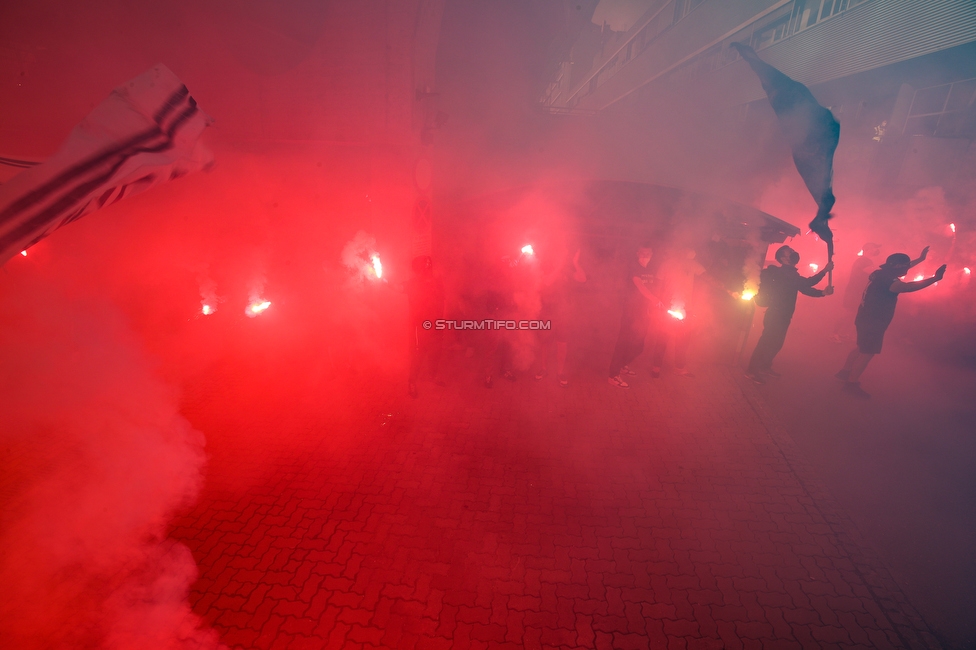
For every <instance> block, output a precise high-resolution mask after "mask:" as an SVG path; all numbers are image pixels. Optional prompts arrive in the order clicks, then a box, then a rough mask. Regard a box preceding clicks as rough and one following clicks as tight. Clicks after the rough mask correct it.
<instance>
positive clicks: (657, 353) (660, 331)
mask: <svg viewBox="0 0 976 650" xmlns="http://www.w3.org/2000/svg"><path fill="white" fill-rule="evenodd" d="M654 329H655V332H654V344H653V346H651V376H653V377H660V376H661V366H662V365H664V354H665V352H667V350H668V339H670V338H671V332H669V331H668V329H667V327H665V326H663V325H662V324H660V323H658V325H657V327H655V328H654Z"/></svg>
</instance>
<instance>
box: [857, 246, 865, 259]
mask: <svg viewBox="0 0 976 650" xmlns="http://www.w3.org/2000/svg"><path fill="white" fill-rule="evenodd" d="M857 256H858V257H864V249H863V248H862V249H861V250H859V251H858V252H857Z"/></svg>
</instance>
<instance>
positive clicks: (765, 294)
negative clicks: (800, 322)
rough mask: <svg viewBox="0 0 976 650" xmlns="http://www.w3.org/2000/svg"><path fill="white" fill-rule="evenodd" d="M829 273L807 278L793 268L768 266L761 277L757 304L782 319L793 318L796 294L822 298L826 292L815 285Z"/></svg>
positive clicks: (825, 272) (824, 272)
mask: <svg viewBox="0 0 976 650" xmlns="http://www.w3.org/2000/svg"><path fill="white" fill-rule="evenodd" d="M825 275H827V271H826V270H824V271H821V272H820V273H817V274H816V275H814V276H811V277H809V278H805V277H803V276H802V275H800V274H799V273H798V272H797V270H796V267H793V266H767V267H766V268H764V269H763V270H762V273H761V274H760V275H759V294H758V295H757V296H756V304H758V305H759V306H760V307H766V308H768V309H767V313H769V312H774V313H775V314H776V315H777V316H780V317H782V318H792V317H793V312H794V311H795V310H796V294H797V293H798V292H799V293H802V294H803V295H805V296H813V297H814V298H821V297H823V296H824V295H826V294H824V292H823V291H822V290H820V289H814V288H813V285H815V284H817V283H818V282H820V281H821V280H823V279H824V276H825Z"/></svg>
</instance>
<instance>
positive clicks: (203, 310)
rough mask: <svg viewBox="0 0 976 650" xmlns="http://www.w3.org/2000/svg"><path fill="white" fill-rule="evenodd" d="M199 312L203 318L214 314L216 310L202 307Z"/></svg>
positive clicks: (206, 306) (205, 306) (207, 306)
mask: <svg viewBox="0 0 976 650" xmlns="http://www.w3.org/2000/svg"><path fill="white" fill-rule="evenodd" d="M200 311H201V313H203V315H204V316H209V315H210V314H212V313H214V311H216V310H215V309H214V308H213V307H211V306H210V305H204V306H203V309H201V310H200Z"/></svg>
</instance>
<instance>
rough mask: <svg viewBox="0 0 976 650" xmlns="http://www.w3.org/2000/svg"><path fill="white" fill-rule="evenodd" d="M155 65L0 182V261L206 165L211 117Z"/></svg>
mask: <svg viewBox="0 0 976 650" xmlns="http://www.w3.org/2000/svg"><path fill="white" fill-rule="evenodd" d="M212 121H213V120H212V118H210V117H209V116H208V115H207V114H206V113H204V112H203V111H201V110H200V109H199V108H197V103H196V101H194V99H193V97H191V96H190V93H189V91H188V90H187V89H186V86H184V85H183V83H182V82H181V81H180V80H179V79H178V78H177V77H176V75H174V74H173V73H172V72H170V70H169V69H168V68H167V67H166V66H164V65H162V64H160V65H157V66H155V67H153V68H152V69H151V70H148V71H147V72H145V73H143V74H141V75H139V76H138V77H136V78H135V79H132V80H131V81H129V82H128V83H126V84H125V85H123V86H119V87H118V88H116V89H115V90H114V91H113V92H112V94H111V95H110V96H109V97H108V98H107V99H106V100H105V101H103V102H102V103H101V104H99V105H98V106H97V107H96V108H95V110H93V111H92V112H91V113H90V114H89V115H88V117H86V118H85V119H84V120H83V121H82V122H81V124H79V125H78V126H76V127H75V128H74V130H73V131H72V132H71V135H70V136H69V137H68V139H67V141H66V142H65V143H64V145H62V147H61V149H60V150H59V151H58V152H57V153H56V154H54V155H53V156H52V157H51V158H50V159H48V160H46V161H44V162H43V163H42V164H40V165H37V166H36V167H31V168H30V169H26V170H25V171H23V172H21V173H20V174H18V175H17V176H14V177H13V178H12V179H10V180H9V181H8V182H7V183H5V184H3V185H0V264H3V263H5V262H6V261H7V260H9V259H10V258H11V257H13V256H14V255H16V254H18V253H20V252H21V251H22V250H26V249H27V248H29V247H30V246H32V245H33V244H35V243H37V242H38V241H40V240H41V239H43V238H44V237H47V236H48V235H50V234H51V233H52V232H54V231H55V230H57V229H58V228H60V227H61V226H64V225H66V224H69V223H71V222H72V221H75V220H76V219H79V218H80V217H83V216H85V215H86V214H89V213H91V212H94V211H95V210H98V209H99V208H103V207H105V206H107V205H111V204H112V203H115V202H116V201H119V200H121V199H122V198H124V197H127V196H132V195H133V194H137V193H139V192H144V191H145V190H147V189H149V188H150V187H152V186H153V185H156V184H158V183H162V182H164V181H169V180H173V179H175V178H179V177H180V176H183V175H185V174H188V173H190V172H193V171H197V170H200V169H204V168H207V167H209V166H210V165H211V164H212V163H213V156H212V155H211V154H210V152H209V151H207V150H206V149H205V148H204V147H203V145H202V144H201V143H200V142H198V139H199V137H200V134H201V133H203V130H204V129H205V128H206V127H207V126H208V125H209V124H210V123H211V122H212Z"/></svg>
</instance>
